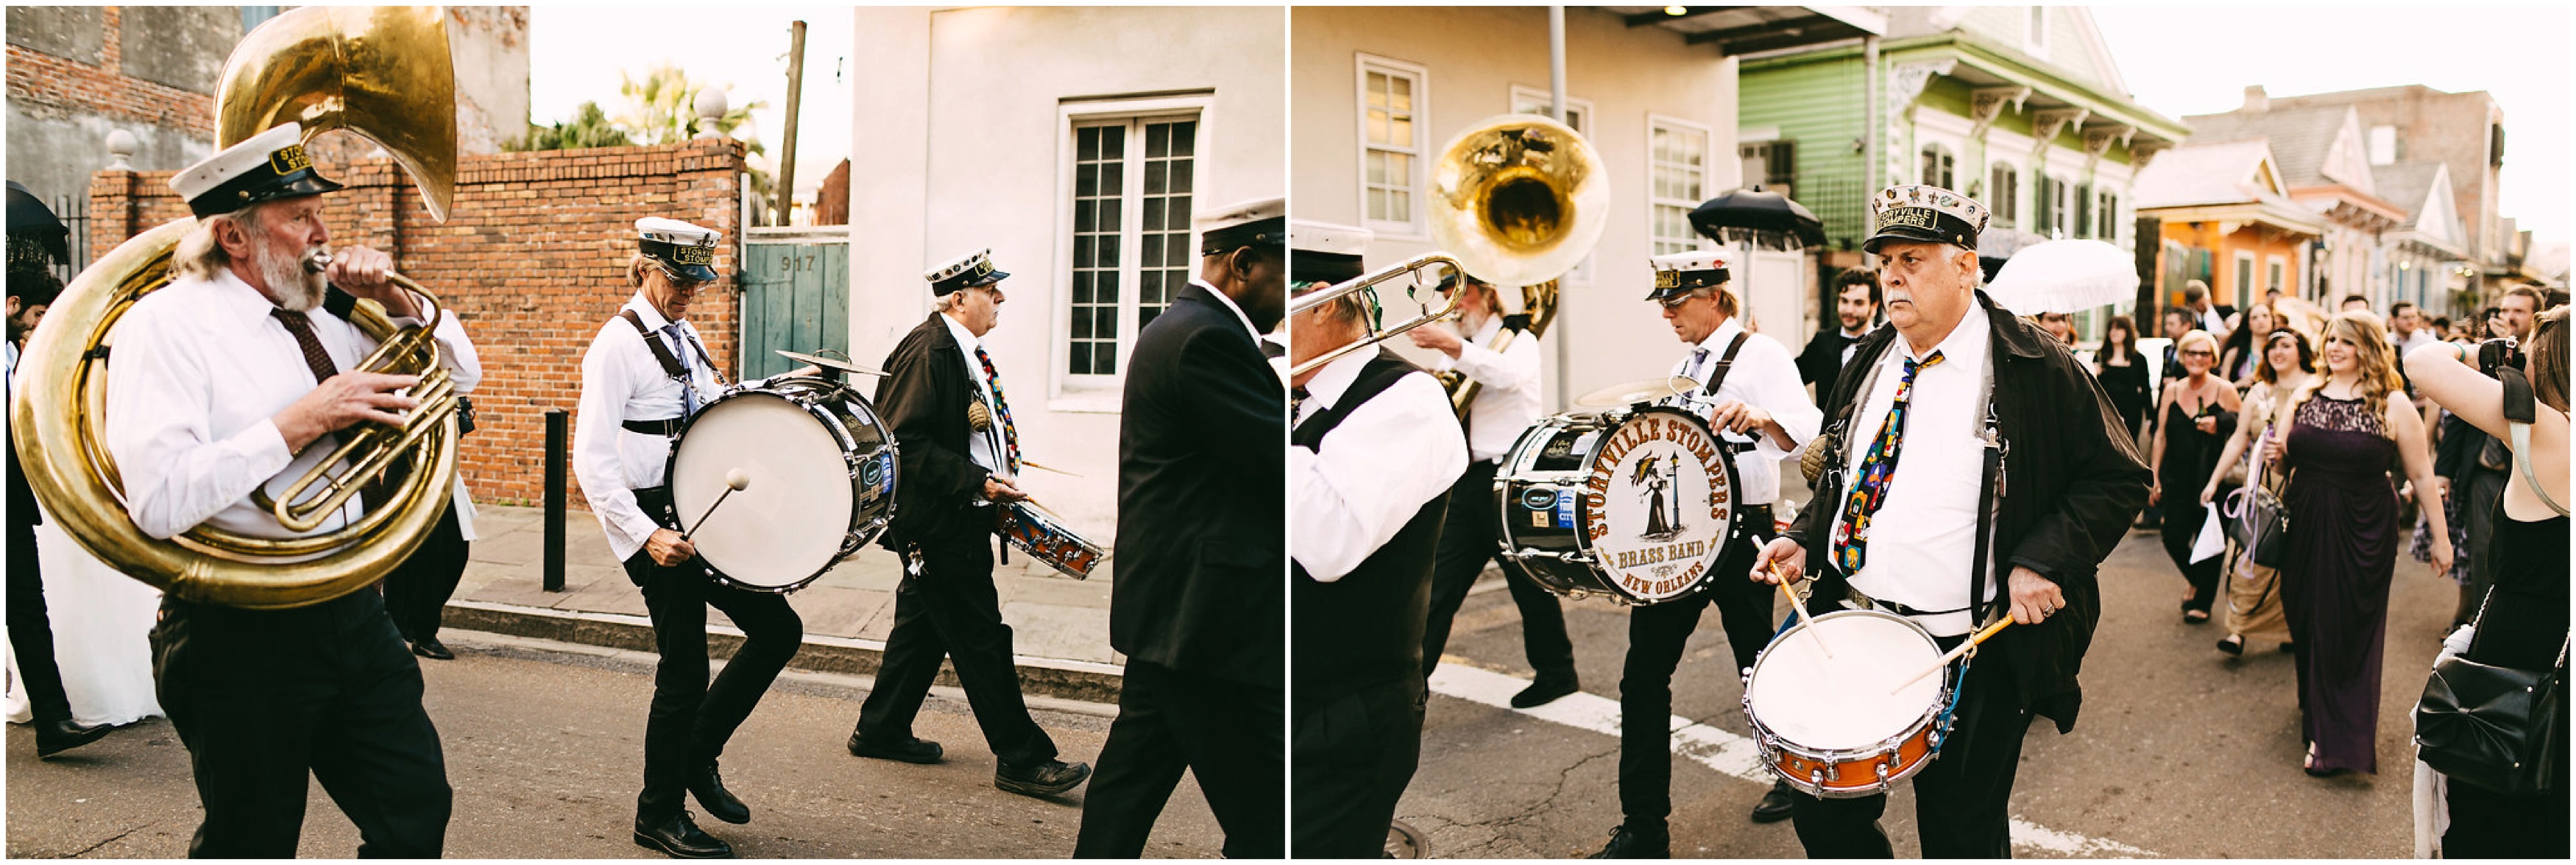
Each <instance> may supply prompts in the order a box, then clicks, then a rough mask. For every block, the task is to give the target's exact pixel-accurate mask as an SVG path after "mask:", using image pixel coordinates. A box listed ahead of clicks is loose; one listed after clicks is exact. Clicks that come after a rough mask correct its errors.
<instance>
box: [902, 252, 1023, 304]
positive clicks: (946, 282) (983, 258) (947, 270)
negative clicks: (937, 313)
mask: <svg viewBox="0 0 2576 865" xmlns="http://www.w3.org/2000/svg"><path fill="white" fill-rule="evenodd" d="M1010 277H1011V275H1010V274H1008V273H1004V272H1002V271H999V270H994V269H993V251H992V250H990V249H978V250H975V251H974V252H973V253H970V254H967V255H964V256H960V257H958V258H957V259H955V260H952V261H950V262H948V263H947V264H942V265H940V266H938V267H934V268H931V269H930V272H929V273H924V274H922V275H921V278H923V279H926V280H929V281H930V294H931V296H933V297H947V296H949V295H951V294H955V293H957V290H958V289H961V288H974V287H976V286H983V285H992V284H993V283H996V282H1000V281H1002V280H1005V279H1009V278H1010Z"/></svg>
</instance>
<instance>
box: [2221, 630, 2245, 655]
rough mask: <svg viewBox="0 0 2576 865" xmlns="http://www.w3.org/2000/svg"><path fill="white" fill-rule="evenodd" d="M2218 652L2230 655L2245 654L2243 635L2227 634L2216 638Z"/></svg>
mask: <svg viewBox="0 0 2576 865" xmlns="http://www.w3.org/2000/svg"><path fill="white" fill-rule="evenodd" d="M2218 650H2219V651H2221V652H2226V653H2228V654H2230V655H2242V654H2245V635H2243V634H2229V635H2227V636H2224V637H2220V638H2218Z"/></svg>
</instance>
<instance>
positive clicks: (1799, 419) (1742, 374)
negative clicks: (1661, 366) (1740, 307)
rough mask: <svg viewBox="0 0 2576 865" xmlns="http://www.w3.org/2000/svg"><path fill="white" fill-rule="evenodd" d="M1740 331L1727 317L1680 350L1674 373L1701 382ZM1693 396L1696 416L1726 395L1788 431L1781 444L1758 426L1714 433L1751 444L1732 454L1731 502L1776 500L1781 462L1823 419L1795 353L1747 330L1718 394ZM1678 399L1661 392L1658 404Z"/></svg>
mask: <svg viewBox="0 0 2576 865" xmlns="http://www.w3.org/2000/svg"><path fill="white" fill-rule="evenodd" d="M1739 333H1744V324H1743V321H1742V320H1741V319H1740V318H1736V317H1732V316H1730V317H1728V318H1727V320H1726V321H1725V323H1723V324H1719V325H1718V326H1717V330H1716V331H1714V332H1712V333H1710V334H1709V335H1708V338H1707V339H1704V340H1700V342H1699V345H1697V346H1694V347H1693V349H1694V350H1693V351H1692V353H1690V354H1686V355H1683V356H1682V359H1681V362H1680V363H1676V364H1673V374H1674V375H1686V376H1690V377H1691V380H1692V381H1698V382H1703V383H1705V382H1706V381H1708V376H1709V374H1710V372H1711V370H1713V369H1715V368H1716V367H1717V363H1718V361H1720V360H1723V359H1725V357H1726V346H1727V344H1728V343H1731V342H1734V341H1735V335H1736V334H1739ZM1697 399H1698V400H1699V406H1700V407H1699V408H1694V409H1693V410H1694V411H1698V412H1699V414H1700V419H1701V420H1706V419H1708V414H1707V412H1706V411H1704V410H1702V409H1704V408H1706V407H1708V406H1714V405H1716V404H1718V403H1722V402H1726V401H1728V400H1740V401H1742V402H1744V403H1746V404H1749V405H1752V406H1753V407H1755V408H1759V409H1761V410H1763V411H1766V412H1770V413H1771V419H1772V420H1774V421H1778V422H1779V424H1780V428H1781V429H1782V430H1785V431H1787V432H1788V433H1789V442H1790V446H1789V447H1786V448H1783V447H1781V446H1780V445H1779V443H1778V442H1774V441H1772V440H1771V437H1770V436H1769V435H1766V434H1763V433H1762V432H1761V431H1760V430H1755V431H1754V434H1753V435H1751V436H1743V435H1737V434H1735V433H1731V432H1724V431H1719V432H1718V434H1717V435H1718V437H1719V438H1721V439H1725V440H1727V441H1730V442H1735V443H1738V444H1743V443H1746V442H1751V443H1752V445H1753V447H1751V448H1750V449H1747V450H1745V451H1744V452H1742V453H1738V454H1736V455H1735V482H1736V485H1737V486H1739V487H1741V489H1738V490H1736V501H1739V502H1742V503H1744V504H1748V505H1767V504H1771V503H1772V502H1775V501H1778V500H1779V498H1780V461H1781V460H1784V459H1787V458H1788V457H1789V455H1790V454H1791V453H1794V452H1796V451H1797V449H1798V448H1800V447H1804V446H1805V445H1806V443H1807V440H1808V439H1811V438H1815V437H1816V430H1817V429H1818V428H1819V427H1820V426H1822V425H1823V423H1824V413H1823V412H1821V411H1818V410H1817V409H1816V401H1815V400H1814V399H1813V398H1810V397H1809V396H1807V385H1806V383H1804V382H1801V381H1799V380H1798V360H1797V358H1794V357H1791V356H1790V355H1789V350H1788V349H1786V348H1783V347H1781V345H1780V341H1779V340H1776V339H1772V338H1770V337H1767V336H1763V335H1761V334H1758V333H1754V334H1746V336H1745V338H1744V348H1742V349H1739V350H1737V351H1736V353H1735V366H1734V367H1732V368H1731V370H1730V371H1729V372H1728V373H1727V374H1726V380H1725V381H1723V382H1719V383H1718V386H1717V393H1715V394H1714V395H1710V396H1703V397H1698V398H1697ZM1680 401H1681V400H1680V398H1679V397H1666V398H1665V399H1664V400H1663V404H1665V405H1677V404H1679V403H1680Z"/></svg>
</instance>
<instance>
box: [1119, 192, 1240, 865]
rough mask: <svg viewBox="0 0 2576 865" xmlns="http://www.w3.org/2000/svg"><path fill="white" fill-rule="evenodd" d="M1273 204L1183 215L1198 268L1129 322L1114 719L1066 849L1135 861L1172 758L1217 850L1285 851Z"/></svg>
mask: <svg viewBox="0 0 2576 865" xmlns="http://www.w3.org/2000/svg"><path fill="white" fill-rule="evenodd" d="M1287 213H1288V200H1287V199H1286V198H1282V197H1275V196H1274V197H1271V198H1263V199H1256V200H1253V201H1246V202H1241V203H1237V204H1232V205H1227V206H1224V207H1219V208H1216V209H1213V210H1209V211H1204V212H1201V213H1199V214H1197V218H1196V219H1195V220H1194V223H1195V227H1196V228H1197V230H1198V236H1199V241H1198V244H1199V273H1198V278H1197V279H1193V280H1191V281H1190V283H1189V285H1187V286H1185V287H1183V288H1182V289H1181V291H1180V294H1179V295H1178V296H1176V297H1174V298H1173V299H1172V305H1171V306H1169V307H1165V308H1164V309H1163V312H1162V314H1160V315H1157V316H1155V317H1154V320H1153V321H1152V322H1151V323H1148V324H1146V325H1145V327H1144V328H1143V329H1142V330H1139V331H1138V332H1137V334H1136V350H1135V351H1134V352H1133V353H1131V354H1129V355H1128V356H1127V385H1126V390H1125V391H1124V393H1123V394H1122V396H1121V402H1120V403H1119V418H1118V560H1117V564H1116V565H1114V567H1115V568H1116V570H1117V582H1115V583H1113V584H1111V586H1110V597H1109V645H1110V647H1111V648H1115V649H1117V650H1118V651H1119V652H1121V653H1123V654H1125V655H1126V656H1127V667H1126V671H1125V674H1124V675H1123V676H1121V677H1120V680H1119V687H1118V720H1117V721H1115V722H1113V723H1111V724H1110V725H1109V739H1108V741H1106V742H1103V743H1101V745H1100V775H1099V777H1096V778H1093V779H1092V781H1091V789H1089V790H1086V791H1084V792H1083V803H1082V832H1081V836H1080V838H1078V839H1077V840H1076V841H1075V842H1074V847H1073V855H1074V856H1076V857H1081V858H1115V859H1134V858H1137V857H1139V856H1142V855H1143V854H1144V852H1145V842H1146V839H1147V838H1148V837H1150V836H1151V835H1152V834H1153V829H1154V820H1155V818H1156V817H1157V816H1159V815H1161V814H1162V812H1163V805H1164V803H1165V802H1166V801H1168V800H1169V799H1170V798H1171V795H1172V788H1173V786H1174V785H1176V784H1179V783H1180V780H1181V773H1182V772H1183V771H1185V770H1186V771H1187V772H1189V773H1190V775H1191V776H1192V777H1193V778H1195V779H1196V780H1197V781H1198V785H1199V790H1200V791H1201V792H1202V793H1204V794H1206V796H1207V804H1208V810H1209V811H1213V812H1215V814H1216V822H1217V825H1218V826H1220V827H1223V828H1224V830H1225V850H1224V852H1225V855H1226V857H1227V858H1229V859H1277V858H1280V857H1282V856H1285V855H1287V844H1286V834H1287V833H1286V829H1285V825H1284V822H1285V821H1284V820H1282V819H1281V818H1282V816H1283V814H1284V812H1285V811H1286V807H1285V806H1286V804H1287V791H1286V786H1287V764H1286V760H1285V755H1284V754H1283V750H1284V744H1283V743H1282V741H1281V736H1282V734H1283V732H1284V730H1285V729H1286V727H1287V724H1286V723H1285V721H1286V718H1287V708H1286V705H1287V694H1286V689H1285V688H1283V687H1281V680H1283V679H1285V678H1286V675H1287V673H1286V671H1287V657H1286V643H1287V640H1286V636H1287V625H1288V617H1287V611H1286V610H1285V609H1283V607H1282V604H1283V602H1284V601H1285V595H1286V594H1287V593H1286V592H1284V591H1281V587H1280V585H1279V577H1280V572H1281V571H1282V570H1284V569H1285V566H1286V563H1285V562H1284V561H1282V559H1284V558H1286V556H1287V552H1288V549H1287V548H1288V544H1287V540H1286V534H1285V528H1284V527H1285V525H1286V521H1287V514H1286V513H1285V511H1286V507H1287V499H1288V497H1287V491H1286V490H1285V489H1284V488H1283V481H1284V479H1285V475H1284V473H1283V464H1284V461H1285V457H1286V454H1285V452H1284V451H1285V449H1284V448H1283V447H1281V444H1280V443H1281V442H1282V441H1284V440H1285V439H1286V438H1287V421H1288V415H1287V412H1286V408H1287V394H1285V393H1284V392H1283V391H1284V390H1285V388H1284V387H1282V383H1281V381H1280V376H1279V375H1278V374H1277V373H1275V372H1272V371H1271V369H1270V366H1269V364H1268V363H1266V362H1264V361H1263V360H1262V353H1261V349H1260V347H1259V346H1258V345H1257V343H1259V342H1261V341H1262V340H1261V334H1264V333H1269V332H1270V331H1271V330H1272V329H1274V328H1277V327H1278V326H1279V319H1280V317H1281V313H1282V312H1283V310H1284V309H1285V307H1286V306H1287V302H1288V298H1287V292H1286V290H1285V283H1286V277H1287V271H1286V267H1285V265H1286V264H1287V261H1288V255H1287V253H1288V246H1287V239H1288V219H1287Z"/></svg>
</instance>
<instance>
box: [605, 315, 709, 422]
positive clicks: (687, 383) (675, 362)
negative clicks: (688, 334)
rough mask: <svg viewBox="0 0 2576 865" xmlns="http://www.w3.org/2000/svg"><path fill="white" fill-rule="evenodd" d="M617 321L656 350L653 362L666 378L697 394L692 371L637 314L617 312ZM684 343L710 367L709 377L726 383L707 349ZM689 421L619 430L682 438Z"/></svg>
mask: <svg viewBox="0 0 2576 865" xmlns="http://www.w3.org/2000/svg"><path fill="white" fill-rule="evenodd" d="M617 317H618V318H622V319H625V320H626V323H627V324H630V325H634V326H635V333H636V335H638V336H641V337H643V338H644V346H645V347H646V348H650V349H652V350H653V360H654V361H655V362H657V363H660V364H661V365H662V372H663V373H664V374H666V375H669V376H670V377H671V380H672V381H676V382H679V383H680V387H682V388H686V389H688V390H689V391H690V392H692V393H695V392H696V391H697V383H696V382H694V381H692V380H691V379H690V377H689V368H688V367H686V366H683V365H681V363H680V359H679V357H677V356H675V355H673V354H671V347H670V346H667V345H664V344H662V338H661V337H660V336H658V335H656V334H654V332H653V329H652V328H649V327H645V326H644V319H643V317H641V316H638V315H636V314H635V311H634V310H632V309H621V310H618V311H617ZM683 341H684V342H687V343H688V344H689V347H690V348H691V349H695V350H696V352H697V355H698V362H699V363H703V364H706V365H707V372H708V374H710V375H714V376H715V377H716V381H717V382H718V383H722V382H723V381H724V374H723V373H720V372H716V362H715V361H713V360H710V359H708V358H707V349H706V346H702V345H699V344H698V341H697V340H694V339H689V340H683ZM699 405H705V403H704V402H703V401H701V402H699ZM686 420H688V418H687V417H685V416H683V417H674V418H663V419H661V420H628V421H624V422H622V423H620V424H619V426H623V427H625V428H626V430H627V431H628V432H636V433H642V434H644V435H655V436H663V437H666V438H667V437H670V436H675V435H679V434H680V424H681V423H682V422H683V421H686Z"/></svg>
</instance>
